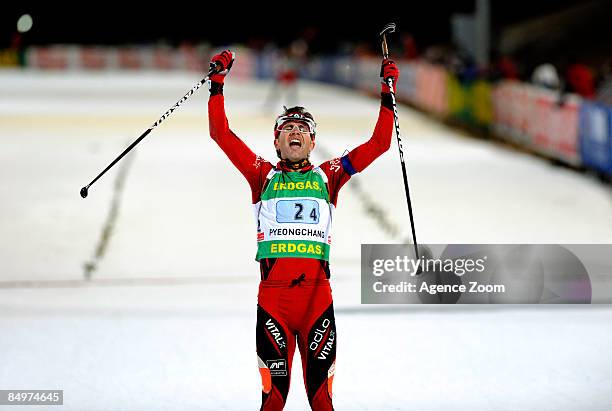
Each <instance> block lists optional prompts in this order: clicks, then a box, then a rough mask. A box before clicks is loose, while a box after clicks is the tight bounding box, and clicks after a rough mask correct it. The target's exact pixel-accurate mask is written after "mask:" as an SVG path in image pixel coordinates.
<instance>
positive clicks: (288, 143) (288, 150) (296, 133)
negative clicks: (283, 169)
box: [274, 121, 315, 161]
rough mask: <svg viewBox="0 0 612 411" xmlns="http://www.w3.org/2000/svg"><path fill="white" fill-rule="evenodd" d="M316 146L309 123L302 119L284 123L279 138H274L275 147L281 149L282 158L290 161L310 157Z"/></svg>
mask: <svg viewBox="0 0 612 411" xmlns="http://www.w3.org/2000/svg"><path fill="white" fill-rule="evenodd" d="M314 146H315V142H314V141H313V140H312V139H311V138H310V129H309V128H308V125H307V124H306V123H304V122H301V121H288V122H286V123H283V125H282V126H281V127H280V134H279V136H278V138H277V139H275V140H274V147H275V148H276V149H277V150H279V151H280V153H281V158H282V159H283V160H289V161H300V160H303V159H305V158H308V156H309V155H310V152H311V151H312V149H313V148H314Z"/></svg>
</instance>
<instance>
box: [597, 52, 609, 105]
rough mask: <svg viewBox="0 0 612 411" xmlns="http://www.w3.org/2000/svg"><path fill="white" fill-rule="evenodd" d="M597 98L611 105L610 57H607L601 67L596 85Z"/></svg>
mask: <svg viewBox="0 0 612 411" xmlns="http://www.w3.org/2000/svg"><path fill="white" fill-rule="evenodd" d="M597 100H598V101H599V102H600V103H604V104H607V105H609V106H612V59H608V60H606V61H605V62H604V64H603V65H602V67H601V72H600V80H599V82H598V86H597Z"/></svg>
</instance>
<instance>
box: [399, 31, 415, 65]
mask: <svg viewBox="0 0 612 411" xmlns="http://www.w3.org/2000/svg"><path fill="white" fill-rule="evenodd" d="M402 46H403V47H404V54H403V57H404V58H405V59H406V60H415V59H416V58H417V57H418V56H419V52H418V50H417V46H416V42H415V41H414V37H413V36H412V34H409V33H406V34H404V35H402Z"/></svg>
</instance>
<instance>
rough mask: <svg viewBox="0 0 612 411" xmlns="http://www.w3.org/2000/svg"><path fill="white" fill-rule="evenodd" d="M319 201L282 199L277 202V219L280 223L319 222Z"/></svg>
mask: <svg viewBox="0 0 612 411" xmlns="http://www.w3.org/2000/svg"><path fill="white" fill-rule="evenodd" d="M319 216H320V214H319V203H318V202H316V201H313V200H307V199H303V200H281V201H279V202H278V203H276V221H277V222H279V223H302V224H317V223H318V222H319Z"/></svg>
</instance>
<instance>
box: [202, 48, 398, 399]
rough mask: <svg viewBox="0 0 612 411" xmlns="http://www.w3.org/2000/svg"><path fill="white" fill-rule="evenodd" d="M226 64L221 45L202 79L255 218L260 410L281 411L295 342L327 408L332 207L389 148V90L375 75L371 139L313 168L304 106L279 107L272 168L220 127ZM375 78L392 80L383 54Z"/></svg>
mask: <svg viewBox="0 0 612 411" xmlns="http://www.w3.org/2000/svg"><path fill="white" fill-rule="evenodd" d="M233 63H234V54H233V53H232V52H231V51H229V50H226V51H223V52H222V53H220V54H217V55H215V56H214V57H213V58H212V61H211V64H213V65H215V64H216V65H220V66H221V69H222V71H221V72H219V73H218V74H214V75H212V76H211V77H210V99H209V100H208V119H209V128H210V135H211V137H212V138H213V140H214V141H215V142H216V143H217V144H218V145H219V147H221V149H222V150H223V152H225V154H226V155H227V156H228V157H229V159H230V161H231V162H232V164H234V166H235V167H236V168H237V169H238V170H239V171H240V173H242V175H243V176H244V177H245V178H246V180H247V181H248V183H249V185H250V187H251V193H252V203H253V209H254V212H255V222H256V224H257V254H256V257H255V258H256V260H257V261H258V262H259V264H260V275H261V281H260V283H259V294H258V304H257V325H256V348H257V362H258V366H259V372H260V374H261V381H262V404H261V410H282V409H283V407H284V405H285V401H286V399H287V394H288V392H289V381H290V376H291V365H292V361H293V354H294V351H295V347H296V344H297V347H298V349H299V351H300V356H301V359H302V370H303V374H304V382H305V385H306V391H307V394H308V401H309V403H310V407H311V408H312V409H313V410H333V405H332V382H333V379H334V369H335V364H336V362H335V361H336V345H337V334H336V324H335V319H334V308H333V302H332V293H331V288H330V285H329V278H330V268H329V249H330V245H331V222H332V213H333V211H334V209H335V207H336V202H337V200H338V192H339V191H340V188H341V187H342V186H343V185H344V184H345V183H346V182H347V181H348V180H349V179H350V178H351V176H352V175H353V174H355V173H358V172H361V171H363V170H364V169H365V168H366V167H367V166H369V165H370V164H371V163H372V162H373V161H374V160H375V159H376V158H377V157H379V156H380V155H381V154H383V153H384V152H385V151H387V150H388V149H389V146H390V144H391V136H392V131H393V107H392V103H391V95H390V89H389V87H388V86H387V85H386V84H385V83H384V81H383V83H382V88H381V106H380V111H379V114H378V121H377V122H376V126H375V128H374V132H373V134H372V137H371V138H370V139H369V140H368V141H366V142H365V143H363V144H361V145H360V146H358V147H356V148H355V149H353V150H352V151H350V152H349V153H348V154H346V155H344V156H342V157H339V158H334V159H332V160H329V161H326V162H324V163H322V164H321V165H319V166H316V167H315V166H313V165H312V164H311V163H310V160H309V156H310V153H311V151H312V150H313V149H314V147H315V136H316V123H315V121H314V118H313V116H312V115H311V114H310V113H309V112H307V111H306V110H305V109H304V108H303V107H291V108H285V110H284V112H283V113H282V114H281V115H280V116H278V118H277V119H276V121H275V123H274V148H275V149H276V154H277V156H278V158H279V161H278V162H277V163H276V164H272V163H271V162H269V161H266V160H264V159H263V158H262V157H260V156H258V155H256V154H255V153H253V152H252V151H251V150H250V149H249V148H248V147H247V145H246V144H245V143H244V142H243V141H242V140H241V139H240V138H239V137H238V136H237V135H236V134H235V133H234V132H233V131H232V130H231V129H230V127H229V123H228V121H227V118H226V115H225V107H224V97H223V84H224V80H225V78H226V75H227V74H228V73H229V71H230V68H231V67H232V64H233ZM381 76H382V77H383V79H386V78H389V77H392V78H393V84H394V85H395V84H397V80H398V77H399V70H398V68H397V66H396V65H395V63H394V62H393V61H392V60H388V59H385V60H383V62H382V67H381ZM355 360H356V361H357V359H355Z"/></svg>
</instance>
